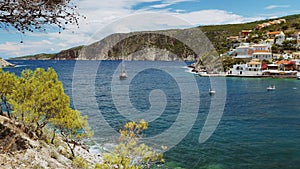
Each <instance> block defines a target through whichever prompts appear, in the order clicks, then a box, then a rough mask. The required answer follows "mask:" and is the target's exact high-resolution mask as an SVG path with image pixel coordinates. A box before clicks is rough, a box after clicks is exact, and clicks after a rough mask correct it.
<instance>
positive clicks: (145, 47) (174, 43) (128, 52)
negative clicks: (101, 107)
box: [15, 14, 300, 61]
mask: <svg viewBox="0 0 300 169" xmlns="http://www.w3.org/2000/svg"><path fill="white" fill-rule="evenodd" d="M278 19H286V21H287V22H286V23H285V24H280V25H273V26H270V27H267V28H263V29H261V30H255V27H256V25H257V24H261V23H264V22H268V21H270V20H261V21H256V22H250V23H244V24H227V25H210V26H199V27H197V28H190V29H173V30H164V31H148V32H133V33H117V34H112V35H109V36H107V37H106V38H104V39H102V40H100V41H98V42H95V43H93V44H90V45H87V46H78V47H74V48H71V49H67V50H63V51H61V52H59V53H56V54H37V55H31V56H24V57H18V58H15V59H60V60H75V59H78V60H86V59H88V60H90V59H91V60H121V59H123V60H166V61H170V60H189V61H194V60H197V58H198V56H201V55H202V54H204V53H205V52H206V51H207V50H208V49H209V50H210V49H211V46H210V45H211V44H212V45H213V47H214V48H215V49H216V50H217V52H218V53H219V54H221V53H224V52H226V51H228V50H229V48H230V44H229V43H227V41H226V39H227V37H229V36H238V35H239V32H240V31H241V30H254V32H255V31H257V32H260V33H261V32H264V31H265V32H266V31H277V30H284V31H295V30H300V14H297V15H290V16H285V17H281V18H278ZM272 20H274V19H272ZM199 30H201V31H202V32H203V33H199V32H200V31H199ZM195 32H197V33H196V34H195ZM183 41H184V42H183ZM186 42H192V43H191V44H188V45H187V44H185V43H186ZM195 48H196V51H195ZM198 48H199V49H198Z"/></svg>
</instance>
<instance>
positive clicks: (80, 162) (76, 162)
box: [72, 157, 89, 169]
mask: <svg viewBox="0 0 300 169" xmlns="http://www.w3.org/2000/svg"><path fill="white" fill-rule="evenodd" d="M72 166H73V167H74V168H75V169H87V168H88V167H89V165H88V162H87V161H86V160H85V159H84V158H81V157H76V158H74V159H73V161H72Z"/></svg>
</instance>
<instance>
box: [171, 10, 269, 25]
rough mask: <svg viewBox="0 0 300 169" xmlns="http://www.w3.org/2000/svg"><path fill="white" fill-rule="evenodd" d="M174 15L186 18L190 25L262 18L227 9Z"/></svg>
mask: <svg viewBox="0 0 300 169" xmlns="http://www.w3.org/2000/svg"><path fill="white" fill-rule="evenodd" d="M174 15H175V16H178V17H180V18H183V19H185V20H187V21H188V22H190V23H191V24H192V25H217V24H234V23H244V22H251V21H255V20H261V19H264V18H262V17H243V16H240V15H237V14H234V13H231V12H228V11H224V10H217V9H212V10H201V11H196V12H189V13H178V14H174Z"/></svg>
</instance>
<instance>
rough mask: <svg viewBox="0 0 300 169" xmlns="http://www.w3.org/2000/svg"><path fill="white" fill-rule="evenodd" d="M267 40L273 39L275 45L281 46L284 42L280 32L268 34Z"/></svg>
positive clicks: (283, 35)
mask: <svg viewBox="0 0 300 169" xmlns="http://www.w3.org/2000/svg"><path fill="white" fill-rule="evenodd" d="M267 35H268V38H270V39H274V42H275V44H278V45H281V44H282V42H283V41H284V40H285V34H284V33H283V32H282V31H276V32H268V33H267Z"/></svg>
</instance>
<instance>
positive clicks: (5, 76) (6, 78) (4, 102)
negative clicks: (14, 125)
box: [0, 68, 16, 118]
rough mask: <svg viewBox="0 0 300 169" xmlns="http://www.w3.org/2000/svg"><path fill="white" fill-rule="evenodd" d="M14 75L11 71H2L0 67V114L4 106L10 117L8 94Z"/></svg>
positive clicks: (12, 87) (10, 91) (13, 85)
mask: <svg viewBox="0 0 300 169" xmlns="http://www.w3.org/2000/svg"><path fill="white" fill-rule="evenodd" d="M15 82H16V76H15V75H14V74H13V73H9V72H4V71H3V70H2V69H1V68H0V86H1V88H0V115H3V109H4V107H5V109H6V112H7V115H8V116H9V118H11V113H10V110H11V107H10V105H9V104H8V97H7V96H8V95H10V94H11V93H12V91H13V89H14V87H15Z"/></svg>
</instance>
